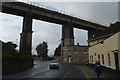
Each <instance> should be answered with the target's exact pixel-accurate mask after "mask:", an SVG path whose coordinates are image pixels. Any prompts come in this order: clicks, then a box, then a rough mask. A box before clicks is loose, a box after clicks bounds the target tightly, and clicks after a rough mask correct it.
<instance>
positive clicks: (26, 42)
mask: <svg viewBox="0 0 120 80" xmlns="http://www.w3.org/2000/svg"><path fill="white" fill-rule="evenodd" d="M31 47H32V13H31V12H27V13H26V15H25V16H24V19H23V29H22V33H21V34H20V49H19V52H20V53H25V54H31Z"/></svg>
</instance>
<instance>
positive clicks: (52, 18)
mask: <svg viewBox="0 0 120 80" xmlns="http://www.w3.org/2000/svg"><path fill="white" fill-rule="evenodd" d="M0 6H2V12H3V13H8V14H13V15H17V16H22V17H23V28H22V33H21V34H20V49H19V51H20V52H22V53H26V54H31V47H32V20H33V19H37V20H43V21H47V22H51V23H56V24H60V25H62V40H61V45H62V46H64V45H74V35H73V34H74V32H73V28H78V29H83V30H87V31H88V38H89V39H90V38H92V37H93V36H95V35H96V34H97V33H99V32H101V31H103V30H104V29H106V28H107V27H106V26H103V25H100V24H97V23H93V22H90V21H86V20H83V19H80V18H77V17H74V16H71V15H67V14H64V13H60V12H57V11H54V10H49V9H45V8H42V7H39V6H36V5H31V4H27V3H23V2H2V4H0Z"/></svg>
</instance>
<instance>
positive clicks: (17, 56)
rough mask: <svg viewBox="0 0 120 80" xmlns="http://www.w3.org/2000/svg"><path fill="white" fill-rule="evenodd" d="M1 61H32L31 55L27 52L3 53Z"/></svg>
mask: <svg viewBox="0 0 120 80" xmlns="http://www.w3.org/2000/svg"><path fill="white" fill-rule="evenodd" d="M2 59H3V61H4V60H5V61H6V60H11V61H32V60H33V59H32V56H31V55H27V54H20V53H19V54H3V55H2Z"/></svg>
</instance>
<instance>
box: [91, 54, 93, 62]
mask: <svg viewBox="0 0 120 80" xmlns="http://www.w3.org/2000/svg"><path fill="white" fill-rule="evenodd" d="M91 57H92V63H93V55H92V56H91Z"/></svg>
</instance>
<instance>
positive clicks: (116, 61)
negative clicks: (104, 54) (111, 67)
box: [114, 53, 119, 71]
mask: <svg viewBox="0 0 120 80" xmlns="http://www.w3.org/2000/svg"><path fill="white" fill-rule="evenodd" d="M114 56H115V68H116V71H119V60H118V53H114Z"/></svg>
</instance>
